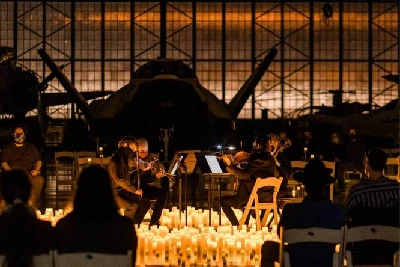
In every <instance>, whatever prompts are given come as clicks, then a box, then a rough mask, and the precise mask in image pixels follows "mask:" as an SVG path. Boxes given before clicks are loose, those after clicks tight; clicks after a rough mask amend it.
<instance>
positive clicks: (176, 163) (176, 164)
mask: <svg viewBox="0 0 400 267" xmlns="http://www.w3.org/2000/svg"><path fill="white" fill-rule="evenodd" d="M182 159H183V156H180V159H178V160H176V161H175V164H174V167H173V168H172V170H171V174H175V172H176V170H177V169H178V161H179V160H182Z"/></svg>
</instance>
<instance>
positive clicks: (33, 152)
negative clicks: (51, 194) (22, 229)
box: [0, 126, 44, 205]
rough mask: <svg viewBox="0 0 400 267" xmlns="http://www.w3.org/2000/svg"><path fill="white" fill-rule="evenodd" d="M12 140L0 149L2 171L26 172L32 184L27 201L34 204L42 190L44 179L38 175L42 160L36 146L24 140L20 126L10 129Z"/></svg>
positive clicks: (23, 132) (23, 133)
mask: <svg viewBox="0 0 400 267" xmlns="http://www.w3.org/2000/svg"><path fill="white" fill-rule="evenodd" d="M12 135H13V138H14V141H13V142H11V143H9V144H7V145H6V146H4V148H3V150H2V151H1V155H0V160H1V167H2V169H3V170H4V171H10V170H23V171H25V172H27V173H28V175H29V181H30V182H31V184H32V193H31V199H30V200H29V203H30V204H31V205H36V204H37V200H38V199H39V197H40V192H41V191H42V187H43V183H44V179H43V177H42V176H41V175H40V169H41V167H42V160H41V157H40V154H39V151H38V150H37V148H36V147H35V146H34V145H33V144H31V143H29V142H27V141H26V138H25V131H24V129H23V128H22V127H21V126H16V127H14V129H13V131H12Z"/></svg>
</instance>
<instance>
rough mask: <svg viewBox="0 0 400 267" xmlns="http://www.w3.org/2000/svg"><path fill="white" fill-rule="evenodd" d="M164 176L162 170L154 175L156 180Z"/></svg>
mask: <svg viewBox="0 0 400 267" xmlns="http://www.w3.org/2000/svg"><path fill="white" fill-rule="evenodd" d="M165 176H166V173H165V170H164V169H163V170H160V171H159V172H157V173H156V178H157V179H160V178H162V177H165Z"/></svg>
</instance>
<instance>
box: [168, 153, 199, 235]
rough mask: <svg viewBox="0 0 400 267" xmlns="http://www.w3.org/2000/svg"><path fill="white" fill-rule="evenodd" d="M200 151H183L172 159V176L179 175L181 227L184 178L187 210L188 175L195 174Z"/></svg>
mask: <svg viewBox="0 0 400 267" xmlns="http://www.w3.org/2000/svg"><path fill="white" fill-rule="evenodd" d="M198 152H200V150H183V151H178V152H177V153H175V155H174V158H173V159H172V164H171V166H170V168H169V170H168V173H169V174H171V175H177V177H178V179H179V184H178V191H179V192H178V201H179V204H178V206H179V227H180V225H181V222H182V220H181V211H182V178H183V177H184V178H185V185H184V187H185V209H187V175H188V174H190V173H193V171H194V168H195V166H196V162H197V160H196V156H195V153H198ZM185 225H186V226H187V211H186V213H185Z"/></svg>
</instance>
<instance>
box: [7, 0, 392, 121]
mask: <svg viewBox="0 0 400 267" xmlns="http://www.w3.org/2000/svg"><path fill="white" fill-rule="evenodd" d="M0 12H1V24H0V27H1V32H2V37H1V43H0V46H9V47H13V48H15V49H16V51H15V54H16V56H17V60H18V61H17V64H18V66H21V67H22V68H23V69H30V70H33V71H34V72H35V73H36V74H37V75H38V76H39V77H40V78H43V77H46V76H47V75H48V74H50V70H49V69H48V68H47V67H46V66H45V65H44V64H43V62H42V61H41V58H40V56H39V55H38V52H37V50H38V49H39V48H43V49H45V50H46V51H47V52H48V53H49V54H50V55H51V56H52V58H53V60H54V61H55V62H57V64H59V65H61V64H64V65H65V68H64V73H65V74H66V75H67V76H68V77H69V78H70V80H71V82H72V83H73V84H74V86H75V87H76V89H77V90H79V91H83V92H85V91H117V90H118V89H119V88H121V87H123V86H124V85H126V84H127V83H129V81H130V79H131V77H132V75H133V73H134V72H135V70H137V69H138V68H139V67H140V66H141V65H143V64H144V63H146V62H148V61H149V60H153V59H156V58H158V57H165V58H173V59H179V60H182V61H183V62H185V63H186V64H188V65H189V66H190V67H191V68H192V69H193V70H194V71H195V73H196V75H197V76H198V78H199V80H200V82H201V84H202V85H203V86H204V87H205V88H207V89H208V90H210V91H211V92H212V93H214V94H215V95H216V96H217V97H218V98H219V99H222V100H224V101H226V102H229V101H230V100H231V99H232V98H233V96H234V94H235V93H236V91H237V90H238V88H240V86H241V85H242V84H243V82H244V81H245V80H246V78H247V77H248V76H249V75H250V74H251V72H252V70H254V69H255V68H256V66H257V64H258V63H259V62H261V60H262V58H263V56H264V55H265V54H266V53H267V52H268V50H269V49H271V48H272V47H275V48H277V49H278V54H277V56H276V58H275V59H274V61H273V63H272V64H271V66H270V68H269V69H268V71H267V73H266V74H265V75H264V77H263V78H262V79H261V81H260V83H259V84H258V85H257V87H256V88H255V91H254V94H252V96H251V97H250V98H249V100H248V101H247V102H246V105H245V106H244V107H243V109H242V111H241V113H240V115H239V119H255V120H258V119H261V118H262V117H264V118H266V117H267V118H269V119H275V118H295V117H297V116H299V115H304V114H308V113H310V112H313V110H312V109H311V107H314V106H321V105H325V106H331V105H332V98H333V94H330V93H329V91H333V90H338V91H342V92H343V101H344V102H346V101H349V102H354V101H358V102H360V103H362V104H368V105H371V106H372V108H376V107H379V106H383V105H384V104H386V103H387V102H389V101H391V100H393V99H396V98H398V87H397V85H396V84H394V83H393V82H390V81H387V80H385V79H383V78H382V76H384V75H388V74H398V63H399V57H398V49H399V48H398V41H399V34H398V29H399V27H398V17H399V16H398V14H399V4H398V1H372V0H370V1H212V2H210V1H179V2H173V1H134V2H133V1H117V2H114V1H62V2H59V1H55V2H51V1H2V2H1V5H0ZM40 78H39V79H40ZM46 92H49V93H53V92H54V93H55V92H64V89H63V88H62V86H61V85H60V84H59V83H58V82H57V81H52V82H50V83H49V87H48V88H47V90H46ZM47 110H48V114H49V115H50V116H51V117H52V118H61V119H66V118H71V117H73V116H76V114H77V113H78V110H77V109H76V107H74V106H73V105H71V104H68V105H62V106H55V107H48V108H47Z"/></svg>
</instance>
